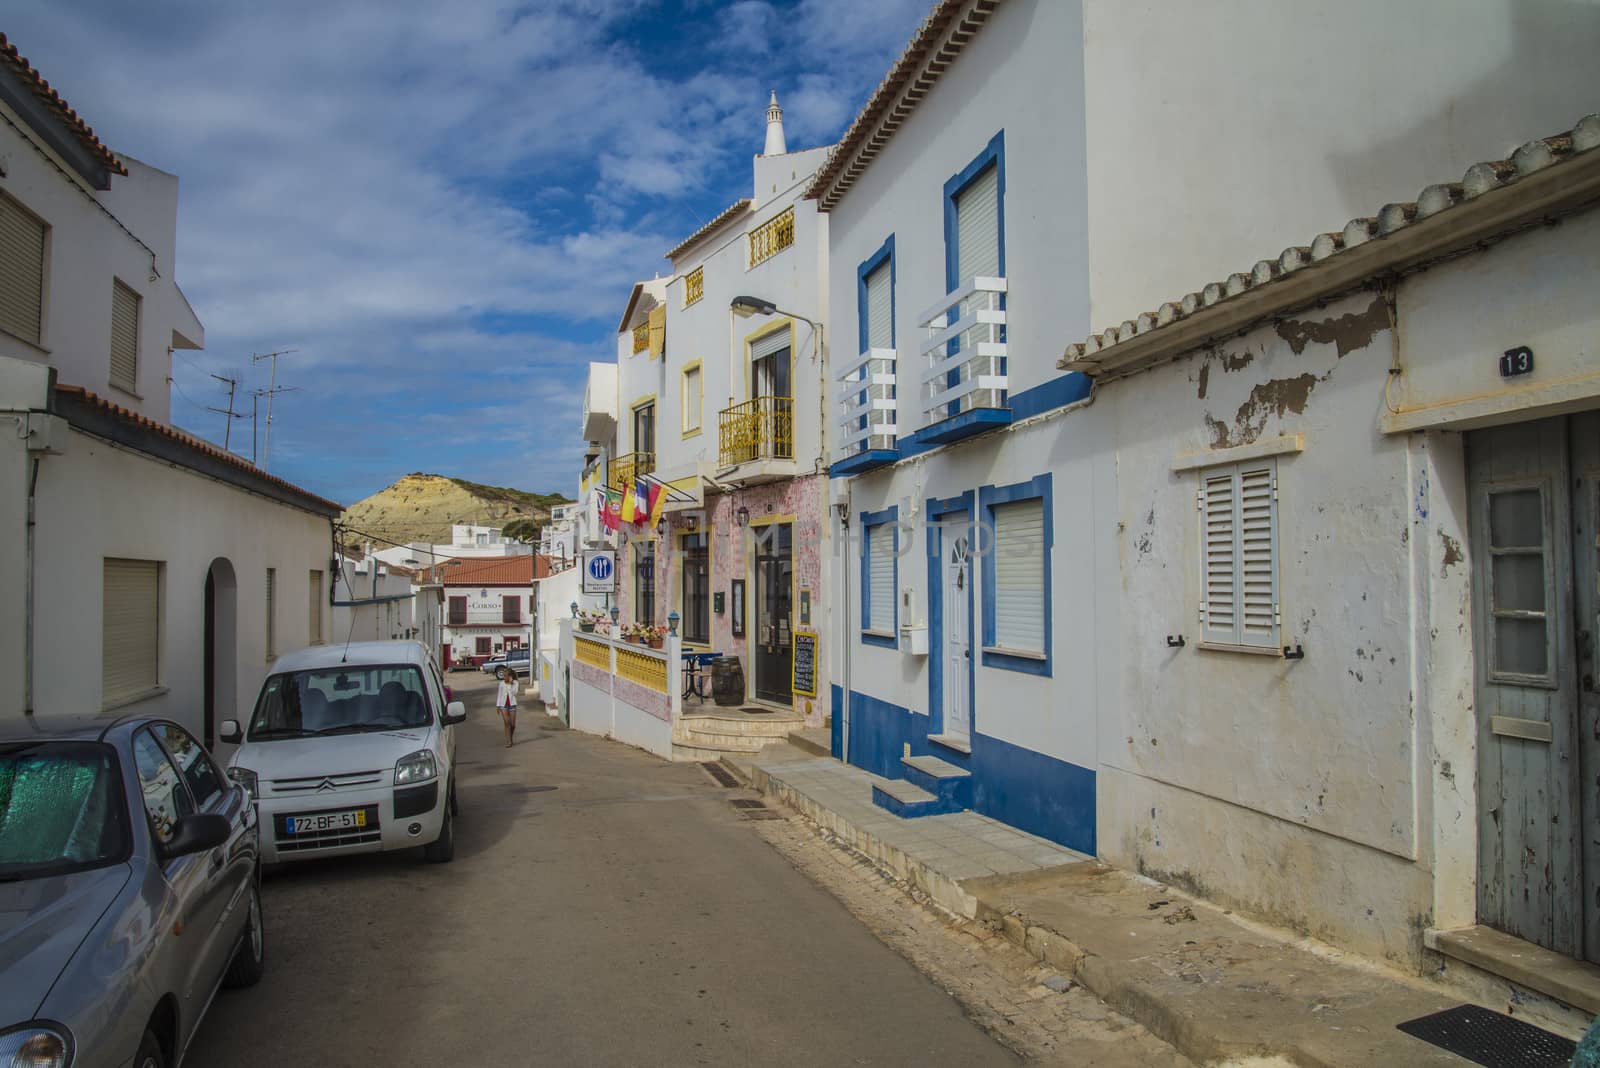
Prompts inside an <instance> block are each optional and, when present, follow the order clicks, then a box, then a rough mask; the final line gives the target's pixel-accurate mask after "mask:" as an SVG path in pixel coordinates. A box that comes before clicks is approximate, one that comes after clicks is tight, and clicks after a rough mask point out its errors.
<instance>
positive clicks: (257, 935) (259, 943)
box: [222, 879, 267, 987]
mask: <svg viewBox="0 0 1600 1068" xmlns="http://www.w3.org/2000/svg"><path fill="white" fill-rule="evenodd" d="M248 911H249V916H248V918H247V919H246V920H245V924H246V926H245V932H244V941H242V942H240V943H239V948H238V950H237V951H235V953H234V955H233V963H232V964H230V965H228V973H227V974H226V975H224V976H223V977H222V984H223V985H224V986H230V987H241V986H255V985H256V984H257V983H259V982H261V973H262V972H263V971H265V970H266V964H267V934H266V926H265V925H264V924H263V923H262V921H261V882H260V880H256V879H252V880H251V881H250V904H249V910H248Z"/></svg>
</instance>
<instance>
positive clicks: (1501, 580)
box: [1467, 418, 1592, 956]
mask: <svg viewBox="0 0 1600 1068" xmlns="http://www.w3.org/2000/svg"><path fill="white" fill-rule="evenodd" d="M1575 425H1578V424H1575ZM1568 430H1569V426H1568V420H1566V419H1564V418H1558V419H1549V420H1541V421H1538V422H1532V423H1522V424H1517V425H1514V426H1507V427H1496V428H1494V429H1491V430H1480V431H1476V432H1473V433H1472V434H1471V435H1469V437H1468V440H1467V450H1468V490H1469V494H1470V497H1469V508H1470V520H1471V528H1472V529H1471V535H1470V536H1471V539H1472V549H1473V552H1472V561H1473V609H1474V611H1473V620H1474V629H1475V651H1476V654H1477V655H1476V657H1475V660H1476V666H1475V671H1476V675H1477V679H1476V690H1477V702H1476V704H1477V720H1478V918H1479V920H1480V921H1481V922H1483V923H1486V924H1489V925H1491V926H1493V927H1496V928H1499V929H1500V930H1503V931H1506V932H1508V933H1510V934H1513V935H1516V936H1517V937H1519V938H1525V939H1527V940H1528V941H1530V942H1535V943H1537V944H1539V945H1542V946H1545V947H1548V948H1550V949H1553V950H1556V951H1558V952H1561V953H1566V954H1569V955H1572V956H1581V955H1583V952H1584V948H1583V915H1582V912H1583V906H1582V904H1581V896H1582V895H1580V892H1579V890H1580V871H1581V867H1582V862H1581V854H1580V852H1579V850H1580V845H1579V842H1580V835H1579V833H1578V832H1579V805H1578V803H1577V802H1578V792H1577V786H1578V781H1577V776H1578V773H1579V769H1578V752H1577V751H1576V742H1577V730H1576V726H1577V724H1576V715H1577V707H1578V687H1579V677H1578V667H1577V657H1576V643H1577V637H1578V634H1577V632H1578V625H1577V620H1576V617H1575V610H1576V606H1575V604H1574V592H1573V591H1574V574H1573V552H1572V548H1573V543H1574V534H1575V532H1574V511H1575V510H1574V508H1573V502H1574V495H1573V494H1572V492H1571V490H1572V465H1571V464H1570V462H1569V442H1568ZM1582 496H1583V494H1581V493H1580V494H1578V497H1579V498H1580V499H1581V498H1582ZM1579 510H1580V511H1581V509H1579ZM1584 527H1585V530H1590V531H1591V533H1590V535H1589V536H1590V537H1591V538H1592V528H1591V527H1590V525H1589V524H1588V523H1585V524H1584ZM1590 571H1591V582H1592V564H1591V568H1590Z"/></svg>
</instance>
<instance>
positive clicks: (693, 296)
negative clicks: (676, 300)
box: [683, 267, 706, 308]
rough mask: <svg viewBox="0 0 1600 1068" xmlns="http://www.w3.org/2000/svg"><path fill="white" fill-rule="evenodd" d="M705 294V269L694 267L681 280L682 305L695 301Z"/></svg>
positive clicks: (685, 305) (686, 305)
mask: <svg viewBox="0 0 1600 1068" xmlns="http://www.w3.org/2000/svg"><path fill="white" fill-rule="evenodd" d="M705 295H706V269H705V268H704V267H696V268H695V269H694V270H692V271H690V272H689V273H688V275H687V276H686V277H685V278H684V280H683V306H684V307H685V308H687V307H688V306H689V305H691V304H694V303H696V302H697V301H699V299H700V298H701V297H703V296H705Z"/></svg>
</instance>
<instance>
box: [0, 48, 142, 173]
mask: <svg viewBox="0 0 1600 1068" xmlns="http://www.w3.org/2000/svg"><path fill="white" fill-rule="evenodd" d="M0 66H5V67H8V68H9V69H10V70H11V71H12V73H14V74H15V75H16V76H17V77H18V78H19V79H21V81H22V82H23V84H24V85H26V86H28V87H29V88H30V89H31V90H33V95H34V96H36V97H38V98H39V102H40V103H42V104H43V105H44V106H45V108H46V109H48V110H50V111H53V112H55V115H56V118H58V119H60V120H61V124H62V125H63V126H65V127H66V128H67V129H68V130H70V131H71V132H72V136H73V137H75V138H77V140H78V143H79V144H81V145H83V147H84V148H85V149H87V150H88V152H89V154H90V155H91V156H93V157H95V159H97V160H99V161H100V162H101V163H102V164H103V165H104V166H105V168H106V169H107V170H109V171H110V172H111V173H112V174H127V173H128V168H127V167H125V166H123V164H122V161H121V160H119V159H118V158H117V156H116V153H114V152H112V151H111V149H109V148H107V147H106V146H105V145H103V144H101V142H100V138H98V137H96V136H95V133H94V130H92V129H91V128H90V127H89V124H88V123H86V122H84V121H83V119H81V118H79V117H78V113H77V112H76V111H74V110H73V109H72V107H71V106H70V105H68V103H67V102H66V101H65V100H63V99H62V97H61V94H60V93H58V92H56V91H55V90H54V89H53V88H51V86H50V83H49V82H47V81H45V80H44V76H43V75H42V74H40V73H39V72H38V71H37V70H35V69H34V67H33V64H31V63H29V62H28V61H27V60H26V59H25V58H23V56H22V54H21V53H20V52H18V51H17V46H16V45H14V44H12V43H11V41H10V40H9V39H8V38H7V37H6V35H5V34H3V33H0Z"/></svg>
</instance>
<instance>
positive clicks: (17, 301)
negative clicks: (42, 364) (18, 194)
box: [0, 193, 46, 345]
mask: <svg viewBox="0 0 1600 1068" xmlns="http://www.w3.org/2000/svg"><path fill="white" fill-rule="evenodd" d="M45 229H46V227H45V225H44V222H43V221H42V220H41V219H40V218H39V217H38V216H36V215H34V214H33V213H32V212H30V211H29V210H28V209H26V208H24V207H23V206H22V205H21V204H18V203H17V202H16V201H15V200H12V199H11V198H10V197H8V196H6V195H5V194H3V193H0V330H4V331H5V332H6V333H8V334H13V335H15V336H17V337H19V338H21V339H22V340H24V341H27V342H29V343H31V344H34V345H37V344H39V341H40V338H41V336H42V328H41V325H40V320H41V318H42V316H43V314H44V239H45Z"/></svg>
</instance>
